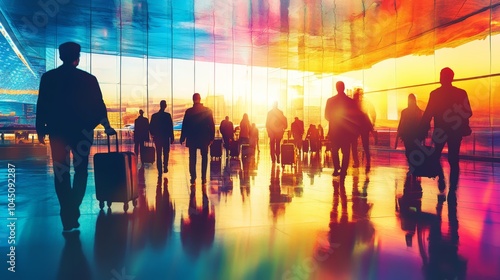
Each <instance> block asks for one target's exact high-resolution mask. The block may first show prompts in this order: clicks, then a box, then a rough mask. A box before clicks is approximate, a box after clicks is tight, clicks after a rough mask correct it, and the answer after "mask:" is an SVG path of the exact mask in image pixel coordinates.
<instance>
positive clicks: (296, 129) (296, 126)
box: [290, 117, 305, 152]
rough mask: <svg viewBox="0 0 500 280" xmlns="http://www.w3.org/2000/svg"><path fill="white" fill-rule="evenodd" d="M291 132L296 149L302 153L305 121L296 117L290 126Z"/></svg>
mask: <svg viewBox="0 0 500 280" xmlns="http://www.w3.org/2000/svg"><path fill="white" fill-rule="evenodd" d="M290 130H291V131H292V136H293V143H294V144H295V148H296V149H297V150H298V151H299V152H301V151H302V136H303V135H304V130H305V129H304V121H302V120H300V119H299V118H298V117H295V120H294V121H293V122H292V124H291V125H290Z"/></svg>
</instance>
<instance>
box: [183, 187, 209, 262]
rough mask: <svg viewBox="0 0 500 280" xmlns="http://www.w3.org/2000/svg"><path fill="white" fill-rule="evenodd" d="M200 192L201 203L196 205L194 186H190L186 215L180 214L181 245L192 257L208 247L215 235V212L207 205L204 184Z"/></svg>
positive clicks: (195, 256)
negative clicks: (199, 205)
mask: <svg viewBox="0 0 500 280" xmlns="http://www.w3.org/2000/svg"><path fill="white" fill-rule="evenodd" d="M202 192H203V194H202V205H201V207H198V206H197V204H196V187H195V186H191V194H190V196H189V210H188V216H187V217H184V216H181V243H182V247H183V248H184V251H185V252H186V254H188V255H189V256H191V257H193V258H197V257H198V256H199V255H200V253H201V252H202V251H203V250H206V249H208V248H210V247H211V246H212V243H213V242H214V237H215V212H214V209H211V207H210V205H209V201H208V196H207V192H206V186H202Z"/></svg>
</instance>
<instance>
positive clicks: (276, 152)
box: [266, 102, 288, 163]
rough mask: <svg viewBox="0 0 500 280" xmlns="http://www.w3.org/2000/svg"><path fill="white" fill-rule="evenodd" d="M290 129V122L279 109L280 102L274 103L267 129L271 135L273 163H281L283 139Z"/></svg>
mask: <svg viewBox="0 0 500 280" xmlns="http://www.w3.org/2000/svg"><path fill="white" fill-rule="evenodd" d="M287 127H288V121H287V119H286V117H285V115H284V114H283V111H281V110H280V109H278V102H274V104H273V108H272V109H271V110H270V111H269V112H268V113H267V119H266V129H267V134H268V135H269V146H270V149H271V160H272V162H273V163H275V162H276V160H277V161H278V163H280V154H281V147H280V144H281V139H283V134H284V133H285V129H286V128H287Z"/></svg>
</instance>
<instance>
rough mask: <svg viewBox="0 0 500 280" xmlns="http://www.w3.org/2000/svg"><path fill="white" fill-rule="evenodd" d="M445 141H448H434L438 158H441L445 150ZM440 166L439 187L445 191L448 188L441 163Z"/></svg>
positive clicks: (441, 190)
mask: <svg viewBox="0 0 500 280" xmlns="http://www.w3.org/2000/svg"><path fill="white" fill-rule="evenodd" d="M445 143H446V142H442V143H434V148H435V150H434V153H435V154H436V157H437V158H438V160H440V159H441V154H442V152H443V148H444V144H445ZM448 149H449V148H448ZM439 167H440V170H439V174H438V189H439V191H440V192H441V193H443V192H444V191H445V190H446V183H445V177H444V172H443V167H442V166H441V164H439Z"/></svg>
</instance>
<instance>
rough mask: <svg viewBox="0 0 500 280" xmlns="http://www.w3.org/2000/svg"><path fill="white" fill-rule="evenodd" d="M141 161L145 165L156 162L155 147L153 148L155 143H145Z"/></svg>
mask: <svg viewBox="0 0 500 280" xmlns="http://www.w3.org/2000/svg"><path fill="white" fill-rule="evenodd" d="M141 161H142V162H143V163H153V162H155V147H153V143H151V142H145V143H144V148H143V149H142V150H141Z"/></svg>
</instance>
